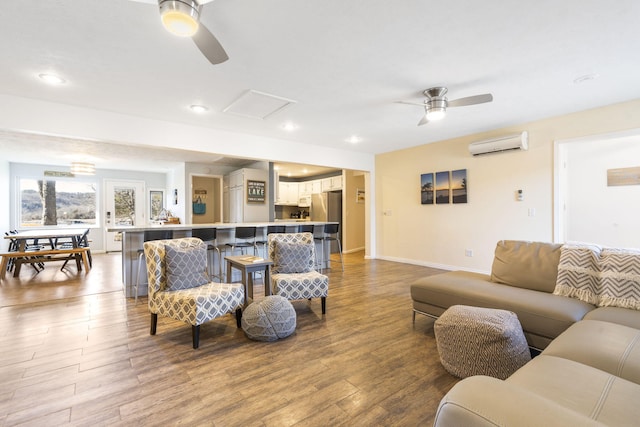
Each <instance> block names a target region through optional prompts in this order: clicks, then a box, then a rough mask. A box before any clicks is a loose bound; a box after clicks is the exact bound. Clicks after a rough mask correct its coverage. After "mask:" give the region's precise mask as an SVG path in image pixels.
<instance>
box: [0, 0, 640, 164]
mask: <svg viewBox="0 0 640 427" xmlns="http://www.w3.org/2000/svg"><path fill="white" fill-rule="evenodd" d="M639 17H640V2H638V1H637V0H616V1H614V2H611V1H609V2H605V1H599V0H565V1H562V2H558V1H551V0H543V1H536V2H518V1H513V0H496V1H492V2H478V1H473V0H464V1H463V0H449V1H446V2H436V1H425V0H394V1H388V0H368V1H364V0H356V1H344V0H325V1H300V0H278V1H264V0H217V1H215V2H211V3H208V4H206V5H205V6H204V9H203V13H202V22H203V23H204V24H205V25H206V26H207V27H208V28H209V30H210V31H211V32H212V33H214V34H215V35H216V36H217V38H218V39H219V40H220V42H221V43H222V45H223V46H224V47H225V49H226V51H227V53H228V54H229V57H230V59H229V61H227V62H225V63H223V64H220V65H216V66H213V65H211V64H210V63H209V62H208V61H206V59H204V57H202V55H201V53H200V51H199V50H198V49H197V48H196V47H195V45H194V44H193V43H192V41H191V40H189V39H181V38H177V37H174V36H172V35H170V34H169V33H168V32H166V31H165V30H164V29H163V28H162V26H161V24H160V21H159V16H158V11H157V6H155V5H152V4H146V2H136V1H131V0H109V1H105V0H57V1H36V2H33V1H3V2H2V19H1V21H2V22H1V25H0V52H2V55H0V70H2V72H0V93H1V94H7V95H13V96H20V97H26V98H33V99H40V100H46V101H52V102H57V103H64V104H70V105H75V106H82V107H89V108H93V109H98V110H106V111H114V112H119V113H123V114H129V115H134V116H139V117H148V118H154V119H161V120H168V121H175V122H180V123H187V124H191V125H196V126H203V127H212V128H218V129H225V130H232V131H237V132H243V133H248V134H255V135H264V136H269V137H275V138H280V139H285V140H291V141H298V142H303V143H313V144H319V145H323V146H327V147H337V148H343V149H344V148H348V149H350V150H359V151H363V152H368V153H382V152H386V151H391V150H395V149H400V148H405V147H411V146H416V145H420V144H425V143H429V142H433V141H438V140H443V139H447V138H452V137H456V136H461V135H466V134H471V133H476V132H481V131H485V130H489V129H495V128H500V127H504V126H509V125H513V124H517V123H522V122H526V121H530V120H536V119H540V118H544V117H550V116H556V115H560V114H564V113H569V112H574V111H580V110H585V109H589V108H594V107H598V106H603V105H608V104H612V103H617V102H622V101H626V100H631V99H636V98H640V85H639V84H638V83H637V76H638V75H640V55H639V54H638V52H640V25H638V18H639ZM46 71H53V72H56V73H58V74H60V75H61V76H63V77H64V78H65V79H66V80H67V83H66V84H65V85H63V86H61V87H55V88H53V87H48V86H45V85H43V84H42V82H40V81H39V80H38V79H37V74H38V73H42V72H46ZM592 73H597V74H598V75H599V77H598V78H597V79H595V80H590V81H586V82H584V83H582V84H574V82H573V81H574V79H576V78H578V77H580V76H583V75H587V74H592ZM438 85H443V86H447V87H448V88H449V96H450V98H451V99H454V98H459V97H465V96H470V95H475V94H480V93H492V94H493V95H494V102H492V103H489V104H482V105H477V106H471V107H464V108H455V109H450V110H449V112H448V115H447V117H446V118H445V119H444V120H442V121H440V122H437V123H429V124H427V125H426V126H421V127H417V126H416V124H417V122H418V120H419V119H420V118H421V116H422V113H423V112H422V111H421V108H420V107H416V106H410V105H403V104H397V103H395V101H397V100H416V101H420V100H421V93H422V91H423V90H424V89H426V88H428V87H432V86H438ZM250 89H252V90H256V91H260V92H265V93H269V94H272V95H276V96H280V97H284V98H287V99H292V100H295V101H297V102H296V103H295V104H291V105H290V106H288V107H287V108H285V109H282V110H280V111H278V112H276V113H274V114H271V115H269V116H267V118H266V119H264V120H260V119H255V118H247V117H241V116H237V115H232V114H225V113H223V110H224V108H225V107H227V106H228V105H230V104H231V103H232V102H233V101H234V100H236V99H237V98H238V97H239V96H240V95H242V94H243V93H245V92H246V91H247V90H250ZM192 104H203V105H206V106H208V107H209V111H208V112H207V113H205V114H202V115H196V114H194V113H193V112H191V111H190V110H189V108H188V107H189V105H192ZM285 122H293V123H295V124H296V125H297V127H298V128H297V130H296V131H294V132H287V131H285V130H283V129H282V125H283V124H284V123H285ZM353 134H356V135H359V136H360V137H361V138H362V141H361V142H360V143H358V144H355V145H351V144H349V143H347V142H345V139H346V138H348V137H349V136H351V135H353ZM176 159H177V158H176Z"/></svg>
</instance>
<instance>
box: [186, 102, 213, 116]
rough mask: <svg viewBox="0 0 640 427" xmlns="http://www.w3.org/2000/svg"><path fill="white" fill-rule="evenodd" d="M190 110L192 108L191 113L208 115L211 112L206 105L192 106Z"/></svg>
mask: <svg viewBox="0 0 640 427" xmlns="http://www.w3.org/2000/svg"><path fill="white" fill-rule="evenodd" d="M189 108H191V111H193V112H194V113H199V114H202V113H206V112H207V111H209V108H208V107H205V106H204V105H195V104H194V105H191V106H190V107H189Z"/></svg>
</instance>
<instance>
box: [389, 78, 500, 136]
mask: <svg viewBox="0 0 640 427" xmlns="http://www.w3.org/2000/svg"><path fill="white" fill-rule="evenodd" d="M422 93H423V94H424V96H426V97H427V99H426V100H424V102H414V101H398V102H399V103H400V104H409V105H419V106H420V107H424V111H425V113H424V116H423V117H422V119H420V121H419V122H418V126H422V125H424V124H427V123H429V122H430V121H435V120H440V119H442V118H443V117H444V116H445V115H446V113H447V107H464V106H466V105H475V104H484V103H485V102H491V101H493V95H491V94H490V93H485V94H482V95H474V96H467V97H465V98H458V99H453V100H451V101H449V100H448V99H447V96H446V95H447V88H446V87H442V86H437V87H432V88H429V89H427V90H425V91H424V92H422Z"/></svg>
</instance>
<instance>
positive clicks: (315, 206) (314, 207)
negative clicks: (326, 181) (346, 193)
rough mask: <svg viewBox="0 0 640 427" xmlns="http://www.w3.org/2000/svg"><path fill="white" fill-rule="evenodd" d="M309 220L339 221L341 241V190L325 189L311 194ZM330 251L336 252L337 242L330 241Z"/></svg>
mask: <svg viewBox="0 0 640 427" xmlns="http://www.w3.org/2000/svg"><path fill="white" fill-rule="evenodd" d="M310 213H311V221H325V222H338V223H340V229H339V234H340V242H342V191H327V192H324V193H316V194H312V195H311V212H310ZM331 252H332V253H334V252H338V244H337V243H336V242H331Z"/></svg>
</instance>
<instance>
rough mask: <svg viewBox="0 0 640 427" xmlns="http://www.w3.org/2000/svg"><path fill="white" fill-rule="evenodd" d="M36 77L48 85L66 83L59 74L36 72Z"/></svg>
mask: <svg viewBox="0 0 640 427" xmlns="http://www.w3.org/2000/svg"><path fill="white" fill-rule="evenodd" d="M38 77H40V80H42V81H43V82H45V83H48V84H50V85H62V84H65V83H66V80H65V79H63V78H62V77H60V76H56V75H55V74H50V73H42V74H38Z"/></svg>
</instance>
